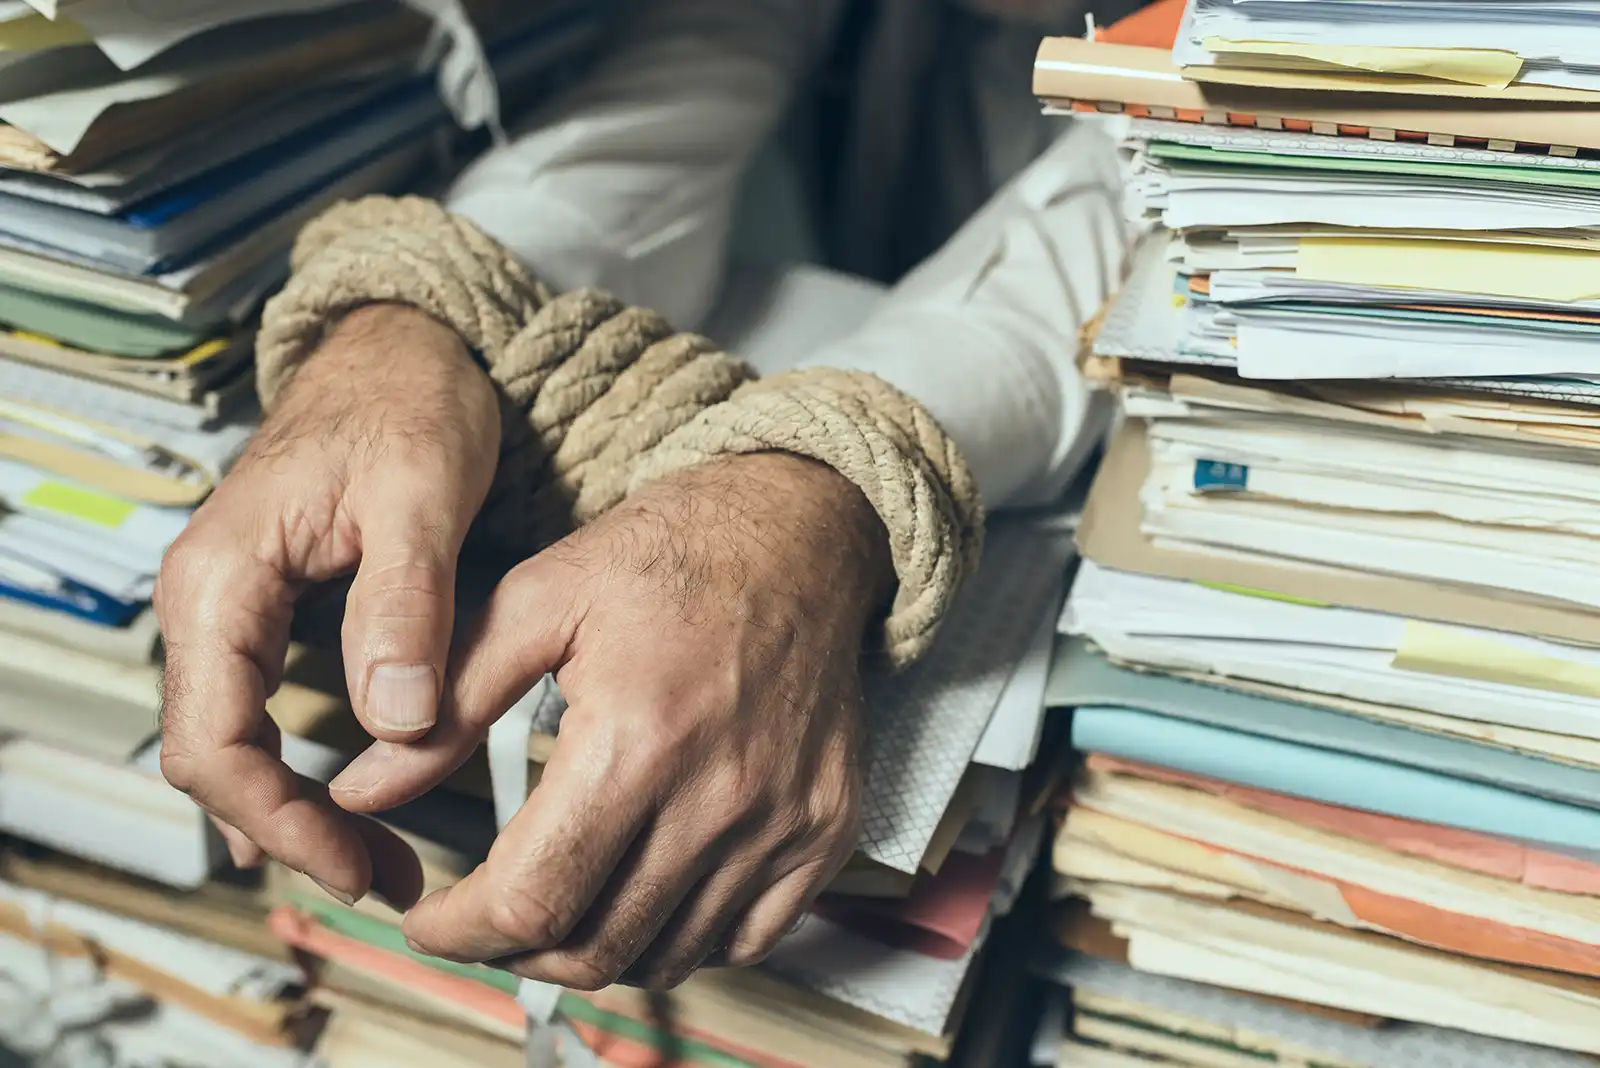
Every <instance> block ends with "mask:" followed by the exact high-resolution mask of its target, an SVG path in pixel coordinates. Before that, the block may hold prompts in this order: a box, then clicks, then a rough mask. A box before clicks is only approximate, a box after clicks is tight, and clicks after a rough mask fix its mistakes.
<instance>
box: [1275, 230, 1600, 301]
mask: <svg viewBox="0 0 1600 1068" xmlns="http://www.w3.org/2000/svg"><path fill="white" fill-rule="evenodd" d="M1294 273H1295V274H1296V275H1297V276H1299V277H1301V278H1307V279H1311V280H1313V281H1318V282H1344V283H1348V284H1351V285H1366V286H1394V287H1397V288H1401V289H1436V290H1445V291H1448V292H1453V293H1487V294H1494V295H1496V296H1505V297H1523V298H1528V299H1533V300H1563V301H1578V300H1595V299H1600V255H1596V254H1595V253H1593V252H1588V251H1584V250H1581V249H1570V248H1546V247H1541V246H1535V245H1511V244H1503V243H1497V242H1489V241H1413V240H1407V239H1404V238H1398V239H1394V240H1384V239H1371V240H1368V239H1360V238H1343V237H1302V238H1301V239H1300V252H1299V254H1298V255H1297V256H1296V257H1295V267H1294Z"/></svg>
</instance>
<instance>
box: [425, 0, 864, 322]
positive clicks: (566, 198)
mask: <svg viewBox="0 0 1600 1068" xmlns="http://www.w3.org/2000/svg"><path fill="white" fill-rule="evenodd" d="M839 6H840V0H640V2H637V3H634V4H632V5H631V6H630V7H629V8H627V9H626V10H625V11H624V12H623V14H622V15H621V16H619V21H618V25H617V29H616V31H615V35H614V39H613V40H612V41H611V43H610V44H609V45H608V47H607V49H606V51H605V54H604V56H603V57H602V58H601V59H600V61H599V62H598V64H597V65H596V67H595V68H594V69H593V70H592V71H591V72H590V73H589V75H588V76H587V77H586V78H585V79H584V80H583V82H582V83H581V84H580V85H579V86H577V87H576V88H574V89H573V90H572V91H570V92H568V93H566V94H565V95H563V96H561V97H560V98H558V99H557V100H555V101H554V102H553V103H552V104H551V105H550V106H549V107H547V108H545V109H543V110H542V111H540V112H539V113H537V114H535V115H533V116H532V117H530V118H529V120H528V121H526V122H525V123H523V124H522V125H521V126H519V127H517V128H515V129H514V130H513V131H512V135H511V137H510V139H509V142H508V143H507V144H505V145H502V146H500V147H497V148H495V149H493V150H491V151H490V152H488V153H487V154H485V155H484V156H483V157H482V158H480V159H479V160H477V161H476V162H475V163H474V164H473V165H472V166H471V167H469V168H468V169H467V170H466V171H465V172H464V173H463V175H462V176H461V178H460V179H459V180H458V181H457V183H456V184H455V186H454V188H453V189H452V190H451V192H450V193H449V195H448V197H447V203H448V205H449V207H450V208H451V209H452V210H454V211H456V212H458V213H460V214H462V215H465V216H467V217H468V218H470V219H472V220H473V221H474V222H476V223H477V224H478V225H479V226H481V227H483V228H484V229H485V230H486V231H487V232H488V233H490V234H491V235H492V236H494V237H496V238H498V239H499V240H500V241H501V242H502V243H504V244H505V245H506V246H507V247H509V248H510V249H511V250H512V251H513V252H514V253H515V254H516V255H517V256H518V257H519V258H520V259H521V260H522V261H523V262H524V263H525V264H526V265H527V266H528V267H529V268H530V269H531V270H533V271H534V272H535V273H537V274H538V275H540V276H541V277H542V278H544V279H545V280H546V281H547V282H549V283H550V284H551V285H552V286H554V287H556V288H557V289H570V288H574V287H577V286H586V285H593V286H599V287H602V288H604V289H607V290H610V291H611V292H613V293H615V294H617V295H618V296H619V297H621V298H622V299H624V300H625V301H628V302H630V303H633V304H640V305H644V306H646V307H650V308H655V309H657V310H659V311H661V312H662V313H663V314H665V315H666V316H667V318H668V319H669V320H671V321H672V322H673V323H675V324H676V325H678V326H680V327H683V328H693V327H695V326H698V325H699V323H700V322H701V320H702V319H703V317H704V316H705V314H706V313H707V312H708V311H709V310H710V308H711V306H712V304H713V302H714V301H715V299H716V295H717V290H718V288H719V286H720V283H721V280H722V272H723V261H724V253H725V250H726V246H727V240H728V231H729V228H730V226H731V222H732V217H733V211H734V206H735V199H736V196H737V194H738V190H739V187H740V181H741V178H742V176H743V172H744V169H745V167H746V165H747V164H748V162H749V160H750V158H751V157H752V155H753V154H754V153H755V152H756V150H757V149H758V148H760V147H761V145H762V143H763V142H764V141H765V139H766V138H767V136H768V135H769V133H770V132H771V130H772V128H773V127H774V126H775V124H776V123H777V121H778V120H779V119H780V118H781V116H782V115H783V113H784V110H785V109H786V107H787V105H788V102H789V100H790V97H791V94H792V93H793V90H794V88H795V85H796V84H797V82H799V81H800V79H801V78H802V77H803V76H804V74H805V73H806V71H807V70H808V69H809V68H810V65H811V63H812V61H813V60H814V58H815V57H816V55H817V53H818V52H819V51H820V50H821V48H822V47H823V46H824V44H825V42H826V41H827V39H828V37H829V34H830V33H831V29H832V25H833V21H834V18H835V16H836V14H837V9H838V8H839Z"/></svg>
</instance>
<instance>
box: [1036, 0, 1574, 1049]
mask: <svg viewBox="0 0 1600 1068" xmlns="http://www.w3.org/2000/svg"><path fill="white" fill-rule="evenodd" d="M1163 14H1165V15H1169V16H1171V17H1170V20H1169V21H1167V23H1166V25H1165V26H1164V27H1163V26H1161V25H1160V23H1161V21H1162V20H1161V18H1160V17H1159V16H1161V15H1163ZM1597 27H1600V4H1589V3H1561V4H1554V3H1540V2H1533V0H1530V2H1528V3H1519V4H1514V5H1506V4H1498V5H1449V4H1438V3H1427V2H1420V0H1419V2H1410V0H1402V2H1398V3H1393V4H1390V3H1385V4H1370V3H1358V2H1348V3H1347V2H1343V0H1315V2H1304V3H1301V2H1294V3H1289V2H1282V3H1279V2H1273V0H1195V2H1191V3H1190V4H1189V5H1188V6H1187V8H1186V9H1185V8H1183V6H1182V5H1179V4H1168V5H1166V6H1165V7H1164V8H1163V9H1162V10H1161V11H1158V12H1156V13H1155V14H1147V16H1146V18H1145V19H1144V20H1143V22H1142V24H1140V25H1139V26H1128V27H1114V28H1113V29H1112V32H1111V33H1109V34H1108V35H1106V37H1105V38H1103V39H1101V40H1098V41H1078V40H1053V41H1048V42H1046V43H1045V45H1044V46H1043V47H1042V49H1041V51H1040V55H1039V61H1038V65H1037V69H1036V79H1035V85H1036V89H1037V91H1038V93H1039V95H1040V96H1041V97H1042V98H1043V99H1044V100H1045V102H1046V103H1047V105H1049V106H1051V107H1054V108H1057V109H1060V110H1063V111H1068V112H1072V113H1075V114H1079V115H1083V116H1090V115H1093V116H1097V118H1095V119H1093V120H1088V121H1100V122H1104V123H1107V124H1108V125H1109V126H1110V128H1111V130H1112V132H1113V135H1114V136H1115V137H1116V138H1117V139H1118V140H1119V141H1120V144H1121V146H1122V151H1123V154H1124V157H1125V159H1126V163H1127V174H1128V184H1127V192H1126V208H1127V215H1128V217H1129V220H1130V222H1131V223H1133V224H1134V225H1136V226H1138V227H1141V228H1143V229H1144V230H1145V231H1146V237H1145V239H1144V241H1143V244H1142V246H1141V249H1140V252H1139V253H1138V255H1137V256H1136V258H1135V261H1134V263H1133V265H1132V272H1131V275H1130V277H1129V279H1128V281H1127V284H1126V286H1125V287H1124V289H1123V291H1122V292H1121V294H1120V295H1119V297H1118V298H1117V300H1116V301H1115V302H1114V304H1113V305H1112V306H1111V307H1110V308H1108V309H1107V311H1106V312H1105V314H1104V316H1103V317H1102V318H1101V320H1100V321H1099V322H1098V323H1097V324H1096V326H1095V329H1094V330H1092V331H1090V332H1089V333H1090V335H1091V336H1089V337H1087V338H1086V339H1085V340H1086V345H1085V351H1084V352H1083V353H1082V354H1081V355H1080V360H1081V363H1082V366H1083V368H1084V370H1085V373H1086V374H1088V375H1089V376H1090V377H1091V378H1092V379H1093V380H1094V381H1096V382H1097V383H1099V384H1100V385H1102V386H1103V387H1104V388H1106V389H1108V390H1110V391H1113V392H1114V393H1115V394H1116V395H1117V397H1118V398H1119V400H1120V403H1121V407H1122V411H1123V414H1124V416H1125V419H1124V420H1123V422H1122V425H1121V427H1120V429H1119V430H1118V431H1117V433H1116V435H1115V437H1114V439H1113V441H1112V443H1111V445H1110V447H1109V450H1108V453H1107V456H1106V459H1105V462H1104V464H1103V465H1102V467H1101V470H1100V472H1099V475H1098V477H1097V479H1096V482H1095V485H1094V488H1093V491H1092V493H1091V497H1090V501H1089V505H1088V509H1087V511H1086V513H1085V516H1084V519H1083V523H1082V525H1081V526H1080V528H1079V539H1078V540H1079V548H1080V550H1081V552H1082V555H1083V557H1084V564H1083V567H1082V569H1081V570H1080V572H1079V574H1078V576H1077V579H1076V581H1075V583H1074V586H1073V590H1072V592H1071V594H1070V597H1069V602H1068V606H1067V610H1066V612H1065V613H1064V615H1063V618H1062V626H1061V629H1062V632H1063V643H1062V645H1061V647H1060V648H1059V649H1058V652H1057V661H1056V669H1055V673H1054V675H1053V678H1052V682H1051V692H1050V700H1051V703H1053V704H1056V705H1059V706H1063V707H1071V708H1073V709H1074V713H1073V726H1072V735H1073V740H1074V744H1075V746H1076V747H1077V748H1078V749H1079V750H1081V751H1082V752H1083V753H1085V754H1086V757H1085V760H1084V767H1083V769H1082V772H1081V774H1080V776H1079V777H1078V779H1077V781H1076V782H1075V784H1074V785H1073V787H1072V789H1071V790H1070V792H1068V793H1066V794H1064V796H1063V797H1062V798H1061V799H1060V806H1059V808H1060V825H1059V828H1058V834H1057V838H1056V843H1055V851H1054V858H1053V859H1054V867H1055V871H1056V874H1057V877H1058V890H1059V892H1060V898H1061V900H1060V902H1059V904H1058V906H1057V912H1056V917H1055V924H1054V933H1055V934H1056V935H1057V936H1058V939H1057V940H1058V941H1059V942H1060V943H1061V944H1062V946H1063V947H1064V948H1063V949H1062V950H1061V951H1060V952H1052V953H1050V954H1046V955H1045V957H1044V959H1042V960H1041V963H1040V966H1041V968H1043V969H1044V970H1045V971H1046V972H1047V973H1049V974H1050V975H1051V976H1053V977H1055V978H1057V979H1060V980H1061V981H1063V982H1065V983H1066V984H1068V985H1069V986H1070V987H1071V993H1070V995H1066V994H1063V995H1061V997H1062V998H1063V1000H1064V1001H1065V1000H1068V999H1069V1000H1070V1004H1071V1005H1072V1006H1073V1007H1074V1008H1075V1009H1076V1012H1075V1013H1072V1014H1066V1015H1063V1016H1058V1018H1057V1020H1056V1022H1055V1024H1054V1025H1053V1028H1050V1027H1047V1028H1046V1030H1045V1032H1044V1033H1042V1036H1041V1042H1040V1049H1039V1050H1038V1051H1037V1053H1038V1054H1039V1056H1040V1057H1041V1058H1045V1059H1047V1060H1049V1061H1051V1062H1055V1061H1056V1060H1057V1059H1058V1058H1059V1063H1061V1064H1063V1065H1065V1064H1095V1065H1100V1064H1106V1065H1113V1064H1116V1065H1124V1064H1136V1063H1145V1062H1146V1061H1147V1060H1149V1059H1151V1058H1154V1059H1156V1060H1158V1061H1161V1062H1163V1063H1171V1064H1175V1065H1200V1064H1208V1065H1209V1064H1222V1063H1227V1064H1232V1063H1245V1062H1247V1061H1252V1060H1259V1059H1263V1058H1266V1059H1273V1060H1278V1061H1286V1062H1291V1063H1307V1062H1314V1063H1328V1064H1333V1063H1337V1064H1360V1065H1380V1064H1382V1065H1387V1064H1395V1065H1400V1064H1419V1063H1438V1064H1449V1065H1452V1066H1456V1065H1462V1066H1469V1065H1479V1064H1482V1065H1489V1064H1527V1065H1534V1064H1538V1065H1574V1066H1575V1065H1580V1064H1590V1063H1593V1062H1592V1059H1591V1057H1592V1055H1594V1054H1600V652H1597V650H1596V649H1595V648H1594V645H1593V643H1594V642H1595V641H1596V637H1597V635H1600V586H1596V584H1595V583H1596V580H1595V565H1596V563H1597V562H1600V541H1596V535H1597V534H1600V483H1596V482H1595V480H1594V474H1593V472H1594V459H1595V457H1596V454H1595V452H1594V449H1595V447H1596V444H1597V443H1600V438H1596V437H1595V431H1596V427H1597V425H1600V424H1597V422H1596V420H1597V412H1600V406H1597V402H1600V365H1597V364H1596V362H1595V357H1594V355H1593V345H1592V340H1593V339H1594V338H1596V337H1600V274H1597V271H1600V244H1597V242H1596V233H1597V231H1596V226H1597V225H1600V197H1597V195H1596V188H1595V186H1596V180H1597V179H1600V94H1596V93H1594V92H1593V89H1594V86H1593V85H1592V84H1591V79H1592V78H1593V77H1594V73H1593V72H1594V71H1595V70H1596V69H1600V48H1597V47H1596V43H1597V40H1600V39H1596V38H1594V37H1593V36H1592V34H1593V31H1594V30H1595V29H1596V28H1597ZM1163 29H1164V31H1165V39H1164V40H1161V39H1160V38H1161V33H1162V31H1163ZM1135 32H1137V33H1142V34H1144V35H1146V39H1145V41H1143V42H1140V41H1137V40H1134V39H1132V36H1133V35H1134V34H1135ZM1152 35H1153V36H1152ZM1069 950H1070V952H1069ZM1263 999H1270V1000H1263ZM1068 1017H1070V1018H1068ZM1062 1020H1065V1021H1066V1022H1062Z"/></svg>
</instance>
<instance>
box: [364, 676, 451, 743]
mask: <svg viewBox="0 0 1600 1068" xmlns="http://www.w3.org/2000/svg"><path fill="white" fill-rule="evenodd" d="M438 704H439V680H438V676H436V675H435V674H434V673H433V667H432V666H431V665H428V664H379V665H378V666H377V667H375V668H373V669H372V678H371V680H370V681H369V682H368V683H367V718H368V719H370V720H371V721H372V724H373V726H375V727H381V728H383V729H384V730H386V731H420V730H426V729H427V728H429V727H431V726H433V722H434V719H435V718H436V717H437V715H438V710H437V706H438Z"/></svg>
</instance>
